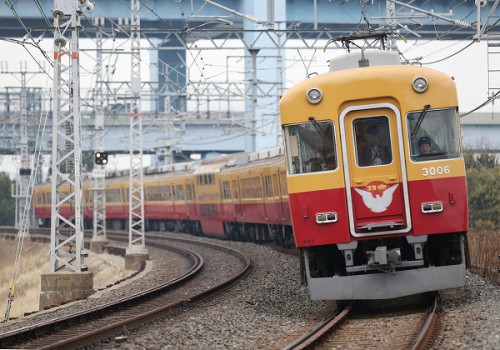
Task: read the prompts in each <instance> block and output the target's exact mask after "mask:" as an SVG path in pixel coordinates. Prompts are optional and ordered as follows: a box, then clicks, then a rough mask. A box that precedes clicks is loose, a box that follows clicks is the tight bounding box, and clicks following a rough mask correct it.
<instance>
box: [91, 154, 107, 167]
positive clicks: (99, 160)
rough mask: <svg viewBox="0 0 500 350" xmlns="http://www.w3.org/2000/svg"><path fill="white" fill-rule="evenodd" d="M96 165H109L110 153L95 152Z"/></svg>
mask: <svg viewBox="0 0 500 350" xmlns="http://www.w3.org/2000/svg"><path fill="white" fill-rule="evenodd" d="M94 160H95V163H96V164H99V165H106V164H108V153H107V152H95V157H94Z"/></svg>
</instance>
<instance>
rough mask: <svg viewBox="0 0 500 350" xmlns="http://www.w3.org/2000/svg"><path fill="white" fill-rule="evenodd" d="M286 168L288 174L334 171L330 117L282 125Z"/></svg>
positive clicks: (333, 131) (335, 154)
mask: <svg viewBox="0 0 500 350" xmlns="http://www.w3.org/2000/svg"><path fill="white" fill-rule="evenodd" d="M283 135H284V138H285V148H286V152H285V153H286V158H287V171H288V174H290V175H299V174H312V173H319V172H326V171H335V170H338V163H339V162H338V159H339V157H338V147H337V138H336V129H335V123H334V122H333V121H332V120H331V119H326V120H320V121H316V119H315V118H314V117H309V121H308V122H305V123H296V124H288V125H284V126H283Z"/></svg>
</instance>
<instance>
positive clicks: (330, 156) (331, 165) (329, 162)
mask: <svg viewBox="0 0 500 350" xmlns="http://www.w3.org/2000/svg"><path fill="white" fill-rule="evenodd" d="M335 168H337V161H336V159H335V153H333V152H331V153H330V152H329V153H327V154H326V157H325V170H334V169H335Z"/></svg>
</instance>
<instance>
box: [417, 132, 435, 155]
mask: <svg viewBox="0 0 500 350" xmlns="http://www.w3.org/2000/svg"><path fill="white" fill-rule="evenodd" d="M418 150H419V152H420V155H422V154H429V153H431V152H432V140H431V138H430V137H427V136H422V137H421V138H419V139H418Z"/></svg>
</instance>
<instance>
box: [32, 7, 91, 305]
mask: <svg viewBox="0 0 500 350" xmlns="http://www.w3.org/2000/svg"><path fill="white" fill-rule="evenodd" d="M91 5H92V3H89V2H88V0H86V1H84V0H70V1H68V0H54V10H53V12H52V14H53V16H54V86H53V94H54V99H53V121H52V125H53V126H52V215H51V233H50V234H51V236H50V238H51V240H50V241H51V242H50V266H49V268H50V273H48V274H43V275H42V283H41V292H40V306H39V307H40V310H43V309H44V308H45V307H47V306H50V305H58V304H61V303H63V302H66V301H70V300H75V299H79V298H86V297H88V296H89V295H90V294H92V293H93V275H92V273H90V272H87V266H85V265H84V263H83V260H84V256H86V252H85V251H84V246H83V215H82V214H83V211H82V199H83V198H82V178H81V160H82V148H81V124H80V122H81V115H80V71H79V67H80V64H79V58H80V57H79V54H80V53H79V48H78V39H79V30H80V28H81V24H80V15H81V12H82V11H83V9H84V8H85V7H87V6H90V7H92V6H93V5H92V6H91ZM67 17H69V19H67Z"/></svg>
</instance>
